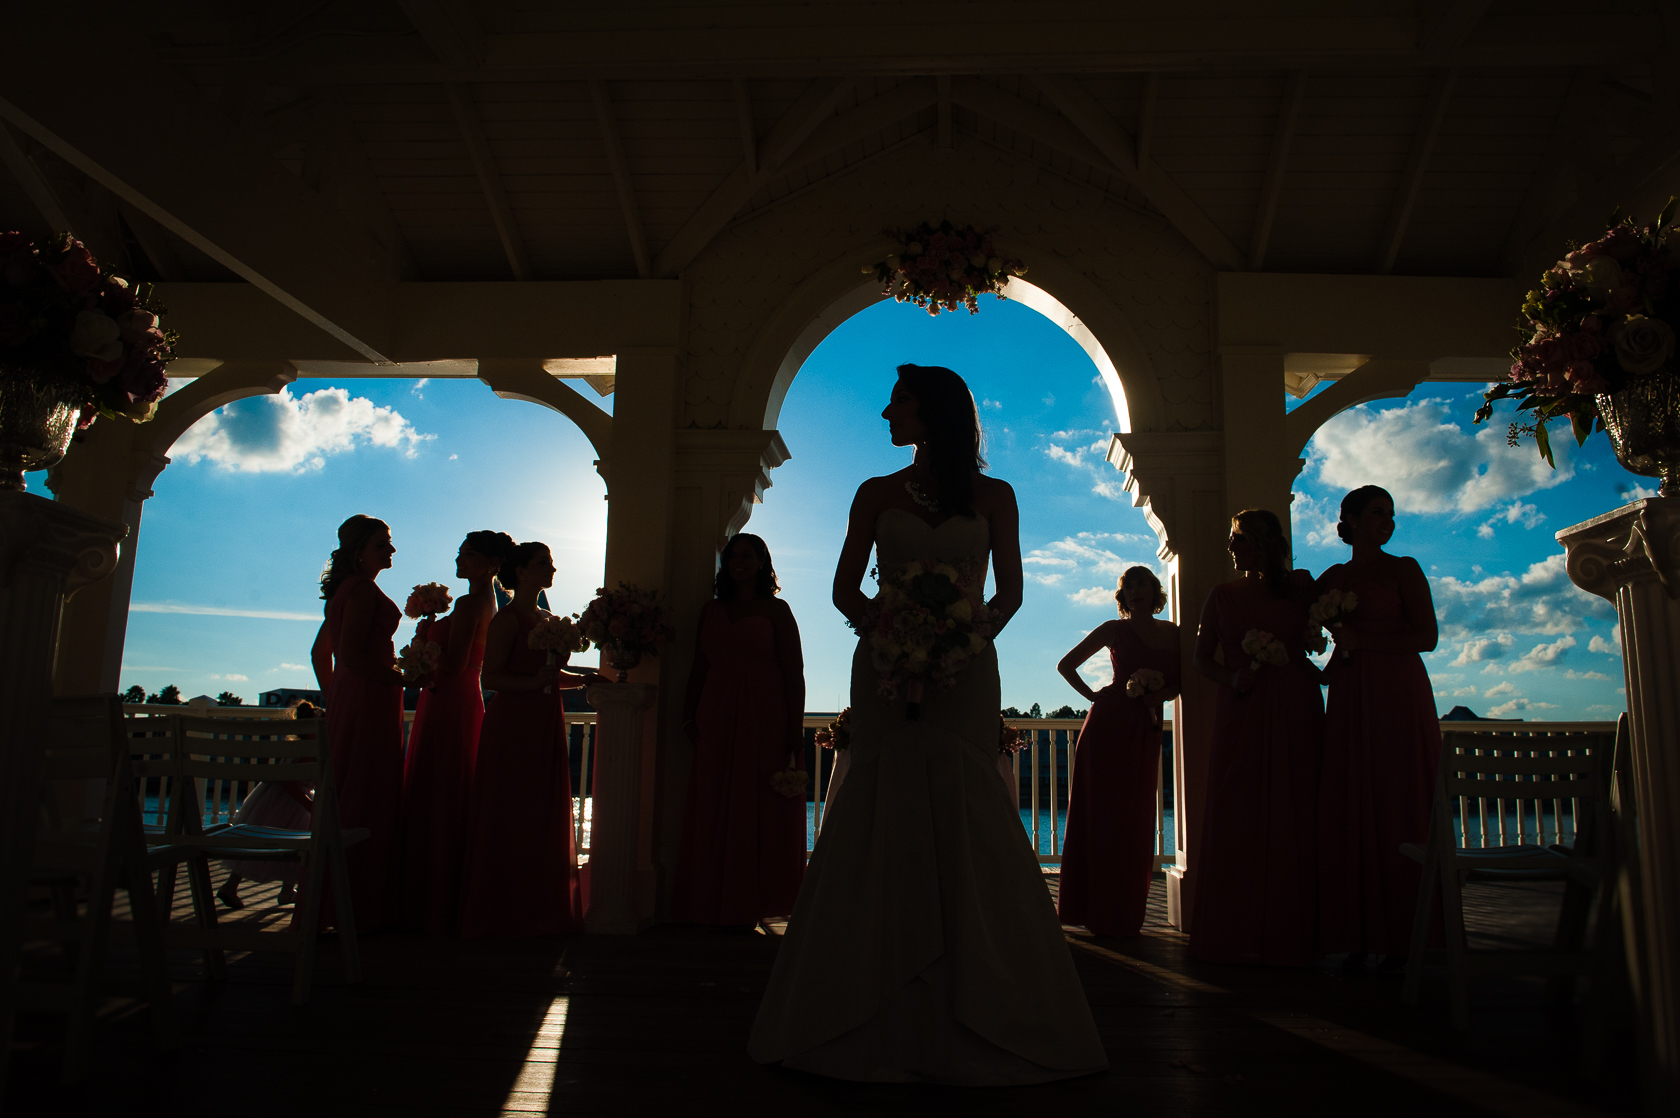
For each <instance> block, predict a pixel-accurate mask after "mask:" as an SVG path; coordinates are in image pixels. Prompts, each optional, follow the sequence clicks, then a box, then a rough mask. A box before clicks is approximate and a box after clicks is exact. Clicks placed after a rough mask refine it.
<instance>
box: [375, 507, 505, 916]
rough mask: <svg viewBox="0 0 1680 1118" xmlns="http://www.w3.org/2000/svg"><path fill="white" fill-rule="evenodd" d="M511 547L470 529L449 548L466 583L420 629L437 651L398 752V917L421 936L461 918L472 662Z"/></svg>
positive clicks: (480, 653)
mask: <svg viewBox="0 0 1680 1118" xmlns="http://www.w3.org/2000/svg"><path fill="white" fill-rule="evenodd" d="M512 551H513V538H512V537H511V536H508V535H507V534H506V533H503V532H473V533H470V534H469V535H468V536H467V538H466V540H465V541H464V542H463V543H462V544H461V550H460V551H459V553H457V555H456V556H455V577H456V578H464V579H466V580H467V584H468V586H469V587H471V589H470V590H468V592H467V594H466V596H465V597H463V598H460V599H458V600H457V601H456V602H455V608H454V609H453V610H451V611H450V612H449V614H448V615H447V616H445V617H442V618H439V619H438V620H436V621H434V622H432V623H431V625H430V627H429V628H427V630H426V634H425V635H426V639H427V640H430V641H434V642H436V643H437V644H439V645H441V646H442V648H443V655H442V656H441V658H440V659H439V662H438V668H437V671H436V672H435V673H434V676H433V678H432V680H431V681H430V683H429V686H426V687H422V688H421V689H420V703H419V705H418V706H417V707H416V708H415V711H414V727H413V728H412V729H411V730H410V731H409V733H408V753H407V755H406V756H405V757H404V759H403V761H404V764H403V811H402V923H403V926H404V927H405V928H411V929H415V930H418V931H423V932H426V933H427V934H428V935H454V934H455V929H456V927H457V925H458V924H459V921H460V912H459V906H460V901H461V854H462V844H463V842H464V841H465V839H466V831H467V798H468V796H469V795H470V794H471V792H472V774H473V762H474V760H475V758H476V757H477V755H478V733H479V728H480V724H481V723H482V722H483V721H484V691H483V689H482V686H481V684H480V681H479V671H480V669H481V668H482V667H483V665H484V639H485V634H486V633H487V632H488V631H489V629H490V619H491V618H493V617H495V616H496V595H495V591H494V589H493V587H492V583H493V581H494V580H495V577H496V572H497V571H498V570H500V569H501V566H502V560H504V559H506V558H507V557H508V555H509V554H510V553H512Z"/></svg>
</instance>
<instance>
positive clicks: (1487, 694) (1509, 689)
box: [1482, 680, 1517, 699]
mask: <svg viewBox="0 0 1680 1118" xmlns="http://www.w3.org/2000/svg"><path fill="white" fill-rule="evenodd" d="M1516 693H1517V689H1516V688H1515V687H1513V686H1512V685H1511V681H1510V680H1506V681H1505V682H1503V683H1496V684H1494V685H1493V686H1492V687H1489V688H1488V689H1487V690H1486V691H1483V692H1482V697H1483V698H1486V699H1497V698H1499V696H1501V695H1515V694H1516Z"/></svg>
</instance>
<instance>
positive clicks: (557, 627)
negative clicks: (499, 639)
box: [525, 613, 589, 695]
mask: <svg viewBox="0 0 1680 1118" xmlns="http://www.w3.org/2000/svg"><path fill="white" fill-rule="evenodd" d="M525 643H526V644H527V645H529V646H530V647H531V648H534V649H537V650H539V651H542V652H546V653H548V663H549V666H550V667H555V666H558V665H559V664H560V662H561V659H562V657H564V658H565V659H570V658H571V656H572V653H574V652H582V651H583V650H584V649H586V648H588V647H589V641H588V640H587V639H585V637H584V635H583V630H581V629H579V628H578V625H577V622H576V621H574V620H572V619H571V618H570V617H567V616H566V615H565V614H563V613H558V614H553V615H551V616H548V617H545V618H543V619H542V620H541V621H538V622H537V623H536V625H535V626H534V627H533V628H532V629H531V635H530V636H528V637H526V638H525ZM543 694H544V695H552V694H554V685H553V684H549V685H548V686H547V687H544V688H543Z"/></svg>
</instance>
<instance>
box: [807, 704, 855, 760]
mask: <svg viewBox="0 0 1680 1118" xmlns="http://www.w3.org/2000/svg"><path fill="white" fill-rule="evenodd" d="M816 737H817V744H818V745H820V746H822V747H823V748H824V749H832V750H834V751H835V752H836V753H839V752H841V751H842V750H846V749H850V748H851V747H852V708H851V707H847V708H846V709H845V710H843V711H841V712H840V713H839V714H837V715H835V716H834V721H832V722H830V723H829V724H828V725H827V726H824V727H823V728H822V729H820V730H818V731H817V734H816Z"/></svg>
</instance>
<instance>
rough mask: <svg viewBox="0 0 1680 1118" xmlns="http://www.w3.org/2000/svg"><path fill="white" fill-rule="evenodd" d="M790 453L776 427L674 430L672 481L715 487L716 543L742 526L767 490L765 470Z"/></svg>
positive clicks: (777, 463) (719, 542) (701, 486)
mask: <svg viewBox="0 0 1680 1118" xmlns="http://www.w3.org/2000/svg"><path fill="white" fill-rule="evenodd" d="M791 457H792V455H791V454H790V453H789V452H788V448H787V443H785V442H783V441H782V435H781V432H779V431H774V430H757V431H753V430H748V431H738V430H729V429H727V428H714V429H710V430H702V429H699V428H681V429H679V430H678V431H677V456H676V472H677V484H678V485H684V484H689V485H695V484H697V485H699V487H700V488H701V489H702V491H705V492H710V491H712V490H713V489H714V487H715V492H716V497H717V522H716V526H715V528H713V529H712V531H713V533H714V538H713V541H712V542H713V545H714V546H716V547H722V546H723V544H724V543H725V542H726V541H727V540H728V539H729V537H730V536H732V535H734V534H735V533H736V532H738V531H740V530H741V529H742V528H743V527H745V526H746V523H747V520H748V518H749V517H751V516H752V507H753V506H754V505H756V504H759V503H761V502H762V501H763V500H764V491H765V490H766V489H768V488H770V485H771V482H770V471H771V470H774V469H775V468H776V467H777V466H780V465H781V464H782V463H783V462H786V461H787V460H788V459H789V458H791Z"/></svg>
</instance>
